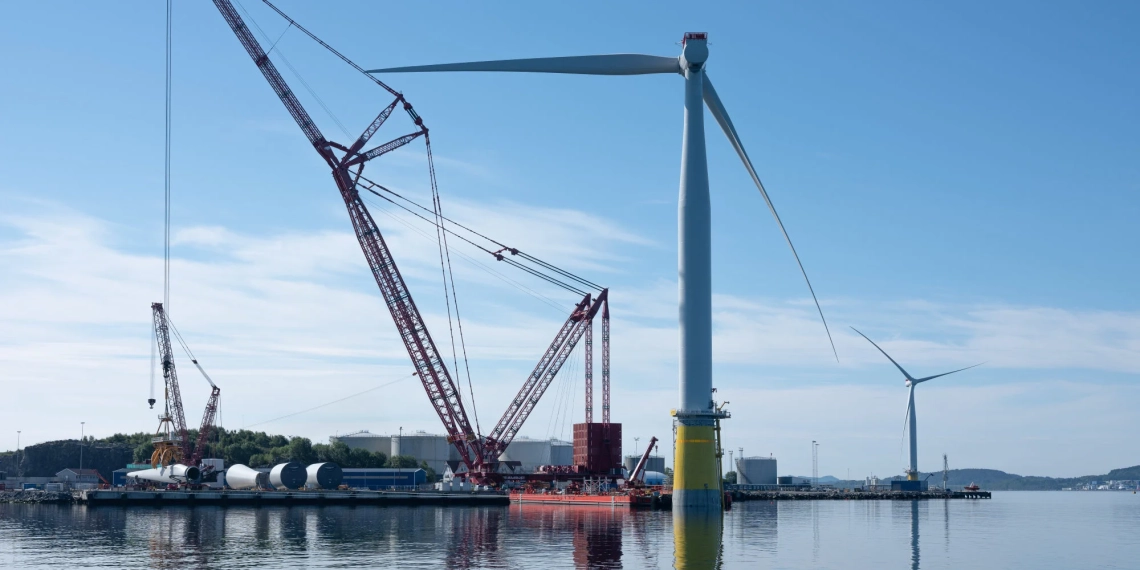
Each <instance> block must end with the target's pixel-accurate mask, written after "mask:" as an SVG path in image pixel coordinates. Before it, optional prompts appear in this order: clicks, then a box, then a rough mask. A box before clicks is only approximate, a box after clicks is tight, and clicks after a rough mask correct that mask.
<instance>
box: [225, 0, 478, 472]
mask: <svg viewBox="0 0 1140 570" xmlns="http://www.w3.org/2000/svg"><path fill="white" fill-rule="evenodd" d="M214 5H215V6H217V8H218V11H219V12H221V14H222V17H223V18H224V19H225V20H226V23H228V24H229V26H230V29H232V30H233V32H234V34H235V35H236V36H237V38H238V41H240V42H241V44H242V46H243V47H245V50H246V52H247V53H249V56H250V57H251V58H252V59H253V61H254V63H255V64H256V65H257V68H258V69H259V70H261V74H262V75H263V76H265V79H266V81H268V82H269V85H270V86H271V87H272V88H273V91H274V92H275V93H277V97H278V98H279V99H280V100H281V103H282V104H284V105H285V108H286V109H288V111H289V114H290V115H292V116H293V120H295V121H296V122H297V126H299V127H301V130H302V131H303V132H304V133H305V136H306V137H307V138H308V139H309V142H310V143H311V144H312V145H313V148H315V149H316V151H317V153H318V154H320V155H321V158H323V159H324V160H325V162H326V163H328V165H329V167H331V168H332V175H333V180H334V181H335V182H336V185H337V189H338V190H339V191H340V194H341V197H342V198H343V199H344V203H345V207H346V208H347V209H348V214H349V218H350V219H351V221H352V227H353V230H354V231H355V234H356V239H357V241H358V242H359V243H360V248H361V250H362V251H363V252H364V257H365V258H366V259H367V260H368V265H369V268H371V270H372V275H373V277H374V278H375V279H376V284H377V285H378V286H379V287H380V291H381V293H382V294H383V296H384V302H385V304H386V305H387V306H388V310H389V312H391V314H392V319H393V321H395V323H396V328H397V329H398V330H399V334H400V339H401V340H402V341H403V343H404V347H405V348H406V349H407V351H408V356H409V357H411V360H412V364H413V366H414V367H415V369H416V374H417V375H418V376H419V378H420V382H422V383H423V386H424V389H425V390H426V391H427V394H428V398H429V399H430V400H431V403H432V406H433V407H434V408H435V411H436V414H437V415H438V416H439V419H440V421H442V422H443V425H444V428H445V429H446V430H447V436H448V439H449V440H450V441H451V442H452V444H453V445H454V446H455V447H456V449H457V450H458V452H459V455H460V457H461V458H462V460H463V462H464V463H465V464H466V465H467V466H468V468H469V469H471V470H472V471H480V470H481V467H482V463H483V457H484V455H483V454H482V453H481V452H480V448H481V447H482V445H481V443H480V442H479V440H478V436H476V434H475V431H474V430H472V429H471V422H470V421H469V420H468V418H467V412H466V410H464V407H463V402H462V401H461V399H460V395H459V390H458V388H457V386H456V383H455V382H454V380H452V378H451V375H450V373H449V372H448V370H447V367H446V366H445V365H444V361H443V358H442V357H441V355H440V352H439V350H438V349H437V348H436V345H435V341H434V340H432V338H431V335H430V334H429V333H428V330H427V325H426V324H425V323H424V320H423V317H422V316H421V315H420V311H419V309H418V308H417V307H416V304H415V302H414V301H413V300H412V295H411V293H410V292H409V291H408V287H407V284H406V283H405V282H404V278H403V277H402V276H401V275H400V271H399V269H397V267H396V262H395V260H394V259H393V258H392V253H391V251H390V250H389V249H388V245H387V244H386V243H385V242H384V238H383V236H382V235H381V234H380V229H379V228H378V227H377V225H376V222H375V221H374V220H373V219H372V215H371V214H370V213H369V212H368V209H367V208H365V206H364V202H363V201H362V200H361V198H360V194H359V192H358V190H357V188H356V181H357V180H358V177H359V175H360V173H361V171H362V170H363V168H364V164H365V163H366V162H367V161H369V160H372V159H374V158H377V157H379V156H382V155H384V154H387V153H389V152H392V151H393V150H396V149H397V148H400V147H402V146H404V145H406V144H408V143H409V142H411V141H413V140H415V139H416V138H418V137H420V136H423V137H424V138H425V140H426V139H427V134H428V129H427V127H425V126H424V125H423V121H422V120H421V119H420V117H419V116H418V115H416V113H415V111H414V110H412V106H411V105H410V104H409V103H408V102H407V101H405V100H404V97H403V95H401V94H399V93H397V92H396V91H394V90H392V89H391V88H389V87H388V86H387V85H384V84H383V83H381V82H380V81H379V80H375V79H374V81H376V83H378V84H379V85H381V86H382V87H383V88H384V89H386V90H387V91H388V92H390V93H392V94H393V95H395V100H394V101H393V102H392V103H391V104H390V105H388V106H387V107H386V108H385V109H384V110H383V111H381V112H380V114H379V115H378V116H377V117H376V119H374V120H373V121H372V124H370V125H369V126H368V128H367V129H365V130H364V132H363V133H362V134H361V135H360V137H359V138H358V139H357V140H356V141H355V142H354V143H353V144H352V145H351V146H349V147H345V146H343V145H340V144H337V143H334V142H331V141H328V140H327V139H325V137H324V135H323V134H321V131H320V129H319V128H317V126H316V123H314V122H313V120H312V118H311V117H310V116H309V114H308V113H307V112H306V111H305V109H304V107H303V106H302V105H301V103H300V101H298V100H297V97H296V96H295V95H294V94H293V92H292V91H291V90H290V89H289V86H288V85H287V84H286V83H285V80H284V79H283V78H282V77H281V74H280V73H278V71H277V68H276V67H274V65H273V62H272V61H270V59H269V56H268V55H266V53H265V51H264V50H263V49H262V48H261V45H260V44H259V43H258V42H257V39H256V38H254V36H253V33H252V32H251V31H250V29H249V28H248V27H247V26H246V25H245V22H243V21H242V19H241V16H239V15H238V13H237V11H235V10H234V6H233V4H232V3H231V2H230V1H229V0H214ZM298 27H299V26H298ZM306 33H307V32H306ZM326 47H327V46H326ZM330 49H331V48H330ZM334 52H335V50H334ZM338 55H339V54H338ZM401 103H402V104H403V107H404V110H405V111H406V112H407V113H408V115H409V116H410V117H411V119H412V122H413V123H415V125H416V129H417V130H416V131H415V132H412V133H409V134H406V135H403V136H400V137H397V138H395V139H393V140H391V141H389V142H387V143H384V144H382V145H379V146H377V147H375V148H373V149H371V150H368V151H365V152H361V151H360V149H362V148H364V145H365V143H367V142H368V140H369V139H370V138H371V137H372V135H374V134H375V133H376V131H377V130H378V129H379V128H380V126H381V125H383V124H384V122H385V121H386V120H387V119H388V116H389V115H390V114H391V113H392V111H393V110H394V109H395V108H396V105H398V104H401ZM429 144H430V143H429ZM429 148H430V147H429ZM429 152H430V151H429ZM350 169H355V170H350Z"/></svg>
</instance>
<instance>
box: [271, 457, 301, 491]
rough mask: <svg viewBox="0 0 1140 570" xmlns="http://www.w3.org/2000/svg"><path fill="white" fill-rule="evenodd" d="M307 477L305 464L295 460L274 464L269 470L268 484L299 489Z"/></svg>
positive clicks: (281, 487)
mask: <svg viewBox="0 0 1140 570" xmlns="http://www.w3.org/2000/svg"><path fill="white" fill-rule="evenodd" d="M308 478H309V473H308V471H306V470H305V466H304V465H301V464H300V463H297V462H296V461H290V462H288V463H281V464H278V465H275V466H273V469H271V470H270V471H269V484H270V485H272V486H273V488H275V489H300V488H301V487H304V486H305V483H306V482H307V481H308Z"/></svg>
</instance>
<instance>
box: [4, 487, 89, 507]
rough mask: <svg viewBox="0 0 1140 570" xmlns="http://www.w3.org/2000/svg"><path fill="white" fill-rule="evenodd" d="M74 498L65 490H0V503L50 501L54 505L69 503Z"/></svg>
mask: <svg viewBox="0 0 1140 570" xmlns="http://www.w3.org/2000/svg"><path fill="white" fill-rule="evenodd" d="M74 502H75V499H74V498H73V497H72V496H71V493H70V492H67V491H41V490H39V489H28V490H26V491H17V490H12V491H0V503H36V504H43V503H50V504H56V505H69V504H71V503H74Z"/></svg>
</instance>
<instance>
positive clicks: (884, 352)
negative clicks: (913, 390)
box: [851, 327, 958, 413]
mask: <svg viewBox="0 0 1140 570" xmlns="http://www.w3.org/2000/svg"><path fill="white" fill-rule="evenodd" d="M851 330H853V331H855V332H857V333H859V336H861V337H863V338H865V339H867V342H869V343H871V346H874V347H875V348H878V349H879V352H881V353H883V356H885V357H887V360H890V361H891V364H894V365H895V368H898V369H899V372H902V373H903V376H906V379H907V380H910V383H911V385H914V383H916V382H919V380H915V379H914V378H913V377H911V375H910V374H909V373H908V372H907V371H906V370H903V367H902V366H899V363H898V362H895V359H893V358H891V355H889V354H887V351H885V350H883V349H882V348H879V345H877V344H875V341H873V340H871V339H870V338H869V337H868V336H867V335H865V334H863V333H861V332H859V329H857V328H855V327H851ZM954 372H958V371H957V370H955V371H954ZM947 374H952V372H947ZM931 378H933V376H932V377H931ZM925 380H929V378H925ZM907 409H908V410H909V409H910V404H907ZM908 413H909V412H908Z"/></svg>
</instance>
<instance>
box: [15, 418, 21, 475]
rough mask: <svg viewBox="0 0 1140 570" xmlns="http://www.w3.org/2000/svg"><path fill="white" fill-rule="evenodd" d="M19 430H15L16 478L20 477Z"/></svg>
mask: <svg viewBox="0 0 1140 570" xmlns="http://www.w3.org/2000/svg"><path fill="white" fill-rule="evenodd" d="M20 433H21V432H20V430H16V476H17V477H20V476H21V475H20Z"/></svg>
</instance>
